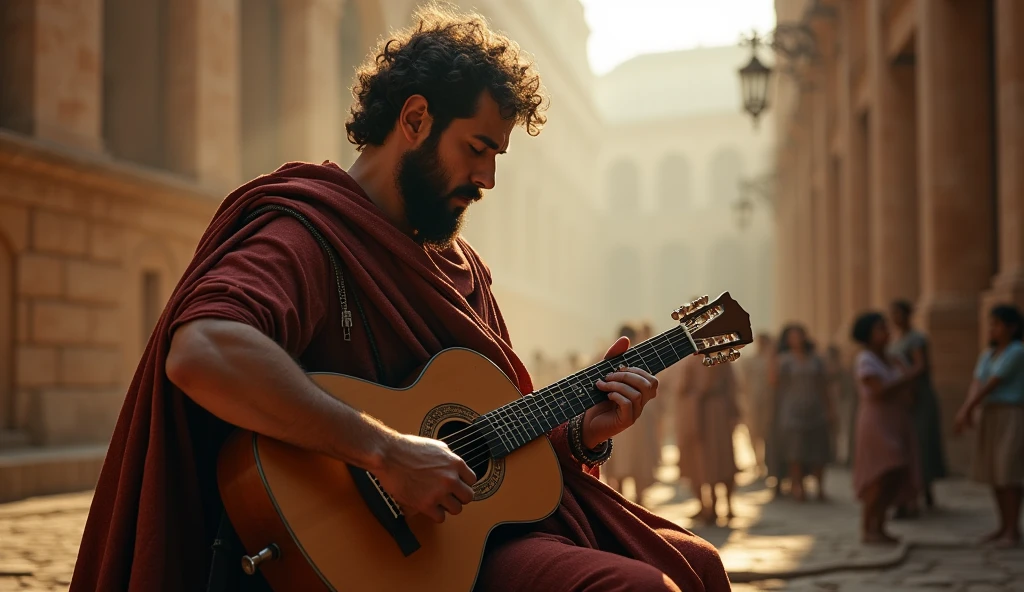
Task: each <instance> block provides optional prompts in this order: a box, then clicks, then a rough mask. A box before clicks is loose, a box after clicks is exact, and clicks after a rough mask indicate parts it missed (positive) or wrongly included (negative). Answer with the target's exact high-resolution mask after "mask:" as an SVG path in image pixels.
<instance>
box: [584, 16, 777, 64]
mask: <svg viewBox="0 0 1024 592" xmlns="http://www.w3.org/2000/svg"><path fill="white" fill-rule="evenodd" d="M580 1H581V2H582V3H583V6H584V7H585V8H586V15H587V24H588V25H590V43H589V47H588V53H589V55H590V67H591V68H593V70H594V72H595V73H597V74H604V73H605V72H607V71H609V70H611V69H612V68H614V67H615V66H616V65H618V64H620V63H622V62H624V61H626V60H628V59H630V58H632V57H633V56H635V55H637V54H641V53H653V52H662V51H672V50H676V49H688V48H692V47H697V46H705V47H708V46H717V45H730V44H734V43H737V42H739V39H740V33H746V32H748V31H750V30H751V29H753V28H756V29H757V30H758V31H760V32H762V33H766V32H768V31H770V30H771V29H772V28H773V27H774V26H775V2H774V0H580Z"/></svg>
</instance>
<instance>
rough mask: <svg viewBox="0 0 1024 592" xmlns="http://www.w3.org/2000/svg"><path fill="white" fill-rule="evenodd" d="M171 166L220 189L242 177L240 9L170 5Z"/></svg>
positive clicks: (228, 1) (227, 4)
mask: <svg viewBox="0 0 1024 592" xmlns="http://www.w3.org/2000/svg"><path fill="white" fill-rule="evenodd" d="M168 13H169V14H168V45H167V47H168V63H167V69H168V73H167V76H168V78H167V80H168V84H167V86H166V88H167V107H166V108H167V164H168V167H169V168H170V169H172V170H174V171H177V172H179V173H182V174H184V175H188V176H191V177H194V178H195V179H197V180H198V181H199V182H200V183H204V184H207V185H210V186H212V187H216V188H218V189H223V188H231V187H234V186H235V185H236V184H237V183H238V181H239V178H240V176H241V141H242V138H241V99H240V89H241V58H240V55H239V45H240V44H239V38H240V37H239V35H240V22H241V7H240V5H239V3H238V1H237V0H174V1H173V2H169V3H168Z"/></svg>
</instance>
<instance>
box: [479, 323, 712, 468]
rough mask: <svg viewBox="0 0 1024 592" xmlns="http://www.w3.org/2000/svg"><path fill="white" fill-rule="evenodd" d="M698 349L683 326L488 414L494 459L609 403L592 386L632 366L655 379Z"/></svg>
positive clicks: (485, 416)
mask: <svg viewBox="0 0 1024 592" xmlns="http://www.w3.org/2000/svg"><path fill="white" fill-rule="evenodd" d="M694 351H695V350H694V343H693V341H692V340H691V338H690V336H689V334H687V333H686V331H685V330H684V329H683V326H682V325H679V326H677V327H674V328H673V329H670V330H668V331H666V332H664V333H662V334H660V335H658V336H656V337H652V338H651V339H648V340H647V341H644V342H641V343H639V344H637V345H635V346H633V347H631V348H629V349H628V350H626V352H625V353H623V354H622V355H620V356H617V357H614V358H611V359H608V360H602V361H600V362H598V363H596V364H594V365H593V366H590V367H588V368H585V369H583V370H580V371H579V372H577V373H575V374H573V375H571V376H567V377H565V378H563V379H562V380H559V381H558V382H556V383H554V384H552V385H550V386H547V387H545V388H542V389H540V390H538V391H535V392H533V393H531V394H530V395H527V396H525V397H522V398H520V399H517V400H515V401H512V402H511V403H508V404H507V405H503V406H501V407H499V408H497V409H495V410H494V411H491V412H489V413H485V414H484V415H483V416H482V417H481V418H480V420H478V421H486V422H487V423H489V424H490V427H491V428H492V430H493V432H492V435H491V437H489V438H488V440H489V447H490V449H491V454H492V456H494V457H495V458H500V457H502V456H506V455H508V454H511V453H512V452H514V451H516V450H518V449H519V448H521V447H523V446H525V445H526V444H527V443H529V442H531V441H533V440H535V439H537V438H539V437H540V436H542V435H544V434H546V433H548V432H550V431H551V430H552V429H554V428H555V427H556V426H559V425H561V424H563V423H565V422H567V421H569V420H570V419H572V418H573V417H576V416H577V415H579V414H581V413H583V412H584V411H586V410H587V409H590V408H591V407H593V406H594V405H597V404H598V403H600V402H602V401H606V400H608V396H607V394H606V393H605V392H604V391H600V390H598V389H597V388H596V387H595V386H594V383H596V382H597V381H598V380H601V379H603V378H604V377H605V376H607V375H608V374H610V373H612V372H614V371H616V370H617V369H618V368H619V367H621V366H623V365H626V366H633V367H636V368H640V369H642V370H646V371H647V372H649V373H650V374H652V375H654V374H657V373H659V372H661V371H662V370H664V369H665V368H668V367H669V366H671V365H672V364H675V363H676V362H678V361H679V360H681V359H683V358H685V357H686V356H688V355H690V354H692V353H694Z"/></svg>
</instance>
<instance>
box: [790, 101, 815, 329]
mask: <svg viewBox="0 0 1024 592" xmlns="http://www.w3.org/2000/svg"><path fill="white" fill-rule="evenodd" d="M808 99H809V96H808V95H807V94H806V93H805V94H804V96H803V97H802V98H801V108H807V105H808V103H809V102H810V101H809V100H808ZM807 119H809V114H808V115H804V120H798V121H797V125H798V126H799V131H798V135H797V137H798V141H797V146H798V148H797V186H796V188H795V189H796V212H795V218H796V220H795V222H796V228H795V236H796V237H797V252H796V261H795V263H796V278H795V279H796V289H797V298H796V303H797V309H796V316H795V317H794V318H793V319H792V320H794V321H798V322H800V323H801V324H803V325H804V326H806V327H807V328H808V329H809V330H810V329H812V328H813V326H814V317H815V310H816V309H817V307H816V303H815V276H816V274H815V268H814V261H815V241H814V237H815V228H814V208H815V204H816V201H817V193H816V192H815V189H814V182H813V179H812V173H813V170H812V167H811V163H812V146H811V138H812V135H811V130H810V129H809V127H810V122H809V121H807Z"/></svg>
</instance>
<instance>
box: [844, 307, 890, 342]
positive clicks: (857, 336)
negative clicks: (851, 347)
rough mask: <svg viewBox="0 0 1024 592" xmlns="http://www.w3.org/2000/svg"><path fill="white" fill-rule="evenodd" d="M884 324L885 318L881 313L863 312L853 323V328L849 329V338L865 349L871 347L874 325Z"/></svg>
mask: <svg viewBox="0 0 1024 592" xmlns="http://www.w3.org/2000/svg"><path fill="white" fill-rule="evenodd" d="M884 322H885V317H884V316H883V315H882V313H880V312H875V311H870V312H865V313H863V314H861V315H860V316H858V317H857V319H856V320H855V321H853V327H851V328H850V337H852V338H853V340H854V341H856V342H857V343H859V344H861V345H863V346H865V347H866V346H868V345H871V333H872V332H873V331H874V330H875V325H877V324H878V323H884Z"/></svg>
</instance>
